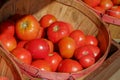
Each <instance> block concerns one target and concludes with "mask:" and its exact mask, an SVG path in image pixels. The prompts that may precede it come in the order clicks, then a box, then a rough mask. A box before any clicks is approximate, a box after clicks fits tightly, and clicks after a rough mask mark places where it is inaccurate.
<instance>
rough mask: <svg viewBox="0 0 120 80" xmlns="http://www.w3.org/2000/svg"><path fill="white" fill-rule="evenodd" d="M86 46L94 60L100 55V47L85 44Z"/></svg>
mask: <svg viewBox="0 0 120 80" xmlns="http://www.w3.org/2000/svg"><path fill="white" fill-rule="evenodd" d="M87 47H88V48H89V49H91V50H92V52H93V54H94V57H95V60H96V61H97V60H98V59H99V58H100V57H101V55H102V54H101V53H100V48H99V47H98V46H94V45H87Z"/></svg>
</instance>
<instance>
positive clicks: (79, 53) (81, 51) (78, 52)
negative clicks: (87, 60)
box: [74, 45, 94, 59]
mask: <svg viewBox="0 0 120 80" xmlns="http://www.w3.org/2000/svg"><path fill="white" fill-rule="evenodd" d="M85 55H90V56H92V57H94V54H93V51H92V50H91V49H90V48H89V47H88V46H87V45H86V46H83V47H79V48H77V49H75V53H74V57H75V58H76V59H80V58H82V57H83V56H85Z"/></svg>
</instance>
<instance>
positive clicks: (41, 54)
mask: <svg viewBox="0 0 120 80" xmlns="http://www.w3.org/2000/svg"><path fill="white" fill-rule="evenodd" d="M25 49H27V50H29V51H30V52H31V54H32V57H33V59H43V58H45V57H46V56H47V55H48V53H49V52H50V48H49V45H48V43H47V42H46V41H45V40H44V39H42V38H41V39H33V40H31V41H29V42H27V43H26V44H25Z"/></svg>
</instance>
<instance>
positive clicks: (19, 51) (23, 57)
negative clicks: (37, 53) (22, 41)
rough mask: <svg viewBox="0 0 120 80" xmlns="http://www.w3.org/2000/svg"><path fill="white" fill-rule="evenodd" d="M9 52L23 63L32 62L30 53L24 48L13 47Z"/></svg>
mask: <svg viewBox="0 0 120 80" xmlns="http://www.w3.org/2000/svg"><path fill="white" fill-rule="evenodd" d="M11 53H12V54H13V55H14V56H15V57H16V58H17V59H18V60H20V61H21V62H23V63H26V64H31V62H32V56H31V53H30V52H29V51H28V50H26V49H24V48H15V49H14V50H12V52H11Z"/></svg>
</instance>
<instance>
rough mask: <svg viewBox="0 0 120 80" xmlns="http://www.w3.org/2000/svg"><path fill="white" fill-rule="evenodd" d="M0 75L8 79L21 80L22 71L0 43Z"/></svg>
mask: <svg viewBox="0 0 120 80" xmlns="http://www.w3.org/2000/svg"><path fill="white" fill-rule="evenodd" d="M0 77H7V78H8V79H9V80H23V78H22V73H21V71H20V69H19V67H18V66H17V65H16V63H15V62H14V60H13V59H12V57H10V55H9V54H7V52H6V51H5V50H4V49H3V48H2V47H1V45H0Z"/></svg>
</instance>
